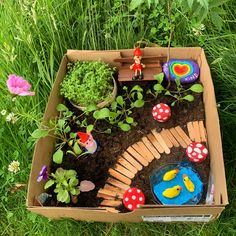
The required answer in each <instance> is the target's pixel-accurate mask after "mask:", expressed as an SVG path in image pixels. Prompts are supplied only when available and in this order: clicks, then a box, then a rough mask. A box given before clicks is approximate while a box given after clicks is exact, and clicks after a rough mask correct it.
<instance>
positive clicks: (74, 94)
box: [60, 61, 114, 107]
mask: <svg viewBox="0 0 236 236" xmlns="http://www.w3.org/2000/svg"><path fill="white" fill-rule="evenodd" d="M68 69H69V71H68V73H67V75H66V77H65V79H64V80H63V82H62V84H61V90H60V92H61V94H62V95H63V96H64V97H65V98H67V99H68V100H70V101H72V102H73V103H74V104H76V105H79V106H82V107H87V106H88V105H91V104H98V103H99V102H102V101H105V100H110V99H111V97H112V92H113V87H114V86H113V70H112V69H111V68H110V67H109V66H108V64H106V63H104V62H99V61H83V62H81V61H78V62H76V63H75V64H71V63H69V64H68Z"/></svg>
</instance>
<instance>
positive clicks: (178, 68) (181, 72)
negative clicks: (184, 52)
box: [173, 64, 191, 76]
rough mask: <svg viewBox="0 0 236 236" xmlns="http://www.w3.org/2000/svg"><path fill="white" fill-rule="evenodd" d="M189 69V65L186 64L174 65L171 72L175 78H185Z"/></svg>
mask: <svg viewBox="0 0 236 236" xmlns="http://www.w3.org/2000/svg"><path fill="white" fill-rule="evenodd" d="M190 70H191V68H190V66H189V65H186V64H174V65H173V72H174V73H175V74H176V75H177V76H185V75H187V74H188V73H189V72H190Z"/></svg>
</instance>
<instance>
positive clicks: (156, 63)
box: [114, 56, 167, 83]
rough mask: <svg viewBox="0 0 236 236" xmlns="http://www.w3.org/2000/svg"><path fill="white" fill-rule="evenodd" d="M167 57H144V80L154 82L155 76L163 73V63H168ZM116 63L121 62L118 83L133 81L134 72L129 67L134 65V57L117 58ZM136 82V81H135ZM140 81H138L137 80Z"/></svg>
mask: <svg viewBox="0 0 236 236" xmlns="http://www.w3.org/2000/svg"><path fill="white" fill-rule="evenodd" d="M166 60H167V57H165V56H143V57H142V63H143V64H144V65H145V68H144V69H143V76H144V77H143V79H142V81H143V80H154V75H156V74H159V73H161V72H162V63H164V62H166ZM114 62H119V63H120V64H121V65H120V67H119V75H118V81H119V82H120V83H121V82H124V81H133V80H132V77H133V76H134V71H133V70H131V69H130V68H129V67H130V66H131V65H132V64H133V63H134V59H133V57H126V58H117V59H114ZM135 81H136V80H135ZM137 81H138V80H137Z"/></svg>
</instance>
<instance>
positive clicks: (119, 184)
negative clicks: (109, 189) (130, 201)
mask: <svg viewBox="0 0 236 236" xmlns="http://www.w3.org/2000/svg"><path fill="white" fill-rule="evenodd" d="M106 183H108V184H111V185H113V186H116V187H118V188H121V189H123V190H127V189H128V188H129V187H130V186H129V185H127V184H124V183H122V182H120V181H118V180H116V179H113V178H111V177H108V179H107V181H106Z"/></svg>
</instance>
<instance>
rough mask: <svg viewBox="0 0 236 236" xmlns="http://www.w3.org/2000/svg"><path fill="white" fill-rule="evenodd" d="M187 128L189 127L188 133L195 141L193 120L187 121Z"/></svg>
mask: <svg viewBox="0 0 236 236" xmlns="http://www.w3.org/2000/svg"><path fill="white" fill-rule="evenodd" d="M187 128H188V134H189V137H190V139H191V140H192V141H195V135H194V129H193V123H192V122H188V123H187Z"/></svg>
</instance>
